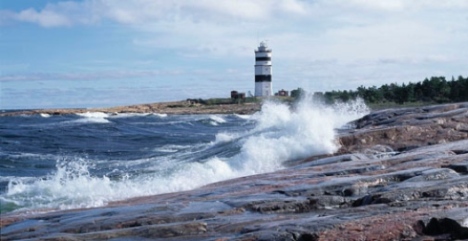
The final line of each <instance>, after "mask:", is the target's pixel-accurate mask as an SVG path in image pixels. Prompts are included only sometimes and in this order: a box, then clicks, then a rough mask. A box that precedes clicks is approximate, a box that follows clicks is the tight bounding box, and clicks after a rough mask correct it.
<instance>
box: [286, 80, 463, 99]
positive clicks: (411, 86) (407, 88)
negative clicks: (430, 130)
mask: <svg viewBox="0 0 468 241" xmlns="http://www.w3.org/2000/svg"><path fill="white" fill-rule="evenodd" d="M303 92H304V91H303V90H302V89H300V88H299V89H297V90H293V91H291V95H292V96H293V97H295V96H296V97H298V96H300V95H301V94H302V93H303ZM357 97H360V98H363V99H364V101H365V102H366V103H368V104H380V103H396V104H406V103H412V102H423V103H449V102H463V101H468V77H467V78H464V77H463V76H459V77H458V78H457V79H455V78H454V77H452V79H451V80H446V79H445V77H431V78H430V79H428V78H426V79H424V80H423V81H422V82H417V83H411V82H410V83H408V84H404V83H403V84H401V85H399V84H396V83H392V84H385V85H382V86H380V87H376V86H372V87H364V86H360V87H358V88H357V90H354V91H353V90H348V91H347V90H344V91H329V92H316V93H314V98H320V99H323V100H324V101H325V102H326V103H335V102H337V101H343V102H346V101H348V100H352V99H356V98H357Z"/></svg>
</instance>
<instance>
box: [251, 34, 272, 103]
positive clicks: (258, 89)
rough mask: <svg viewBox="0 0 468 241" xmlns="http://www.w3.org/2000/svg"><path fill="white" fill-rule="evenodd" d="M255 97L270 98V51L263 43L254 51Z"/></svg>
mask: <svg viewBox="0 0 468 241" xmlns="http://www.w3.org/2000/svg"><path fill="white" fill-rule="evenodd" d="M255 96H256V97H266V96H271V49H268V46H267V45H266V43H265V42H261V43H260V46H258V49H257V50H255Z"/></svg>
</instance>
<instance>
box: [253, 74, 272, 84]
mask: <svg viewBox="0 0 468 241" xmlns="http://www.w3.org/2000/svg"><path fill="white" fill-rule="evenodd" d="M255 82H271V75H255Z"/></svg>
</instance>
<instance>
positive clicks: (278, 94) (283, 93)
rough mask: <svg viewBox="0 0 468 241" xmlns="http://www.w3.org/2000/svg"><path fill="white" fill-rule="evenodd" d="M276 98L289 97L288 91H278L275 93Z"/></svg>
mask: <svg viewBox="0 0 468 241" xmlns="http://www.w3.org/2000/svg"><path fill="white" fill-rule="evenodd" d="M276 95H277V96H289V91H287V90H280V91H278V93H276Z"/></svg>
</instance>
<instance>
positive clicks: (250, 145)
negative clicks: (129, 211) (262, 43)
mask: <svg viewBox="0 0 468 241" xmlns="http://www.w3.org/2000/svg"><path fill="white" fill-rule="evenodd" d="M362 114H363V112H362V111H361V112H359V111H357V112H356V111H355V110H352V111H350V110H346V108H345V109H342V108H338V107H336V106H335V107H333V108H329V107H323V106H319V107H317V106H312V105H304V106H303V107H302V108H301V107H300V108H298V109H297V110H296V111H295V112H291V111H290V110H289V108H288V107H287V106H285V105H282V104H277V103H268V104H265V105H264V107H263V109H262V111H261V112H259V113H257V114H255V115H252V116H239V115H172V116H171V115H159V114H118V115H108V114H104V113H87V114H82V115H62V116H48V115H29V116H13V117H0V204H1V207H0V210H1V212H2V213H5V212H10V211H15V210H38V209H68V208H77V207H93V206H102V205H105V204H107V203H108V202H110V201H115V200H122V199H126V198H131V197H137V196H145V195H153V194H159V193H165V192H174V191H181V190H188V189H193V188H196V187H199V186H202V185H205V184H208V183H212V182H216V181H221V180H226V179H229V178H235V177H239V176H245V175H251V174H257V173H262V172H268V171H274V170H277V169H280V168H282V163H283V162H284V161H288V160H291V159H295V158H300V157H305V156H308V155H312V154H316V153H331V152H333V151H336V149H337V148H338V147H337V146H336V143H335V142H334V137H335V128H337V127H339V126H341V125H343V124H345V123H346V122H347V121H349V120H352V119H354V118H357V117H358V116H359V115H362Z"/></svg>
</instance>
